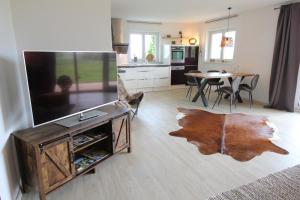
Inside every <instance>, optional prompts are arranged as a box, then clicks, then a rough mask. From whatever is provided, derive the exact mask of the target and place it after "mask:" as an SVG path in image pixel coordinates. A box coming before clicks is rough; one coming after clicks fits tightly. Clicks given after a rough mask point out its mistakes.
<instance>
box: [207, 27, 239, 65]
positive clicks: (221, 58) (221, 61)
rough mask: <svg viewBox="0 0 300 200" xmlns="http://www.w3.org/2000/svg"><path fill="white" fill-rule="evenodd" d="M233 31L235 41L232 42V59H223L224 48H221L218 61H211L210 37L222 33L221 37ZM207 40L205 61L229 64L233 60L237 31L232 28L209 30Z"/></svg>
mask: <svg viewBox="0 0 300 200" xmlns="http://www.w3.org/2000/svg"><path fill="white" fill-rule="evenodd" d="M231 31H235V41H234V51H233V58H232V59H224V47H223V48H221V57H220V59H211V46H212V45H211V44H212V41H211V40H212V35H213V34H216V33H222V37H223V36H225V34H226V33H227V32H231ZM207 35H208V37H207V38H208V40H207V52H206V55H207V56H206V61H207V62H209V63H230V62H232V61H233V60H234V57H235V51H236V38H237V30H236V29H234V28H231V29H228V31H227V29H225V28H224V29H218V30H211V31H208V33H207Z"/></svg>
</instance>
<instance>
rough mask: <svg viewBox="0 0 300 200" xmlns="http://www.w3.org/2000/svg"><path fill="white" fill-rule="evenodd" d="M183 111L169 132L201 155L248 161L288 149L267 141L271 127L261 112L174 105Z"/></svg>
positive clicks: (269, 139)
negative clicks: (224, 111) (226, 111)
mask: <svg viewBox="0 0 300 200" xmlns="http://www.w3.org/2000/svg"><path fill="white" fill-rule="evenodd" d="M178 111H179V112H180V113H182V114H183V117H182V118H181V119H179V120H178V121H179V122H178V123H179V126H181V129H180V130H178V131H174V132H171V133H170V135H171V136H176V137H184V138H186V139H187V141H188V142H191V143H192V144H195V145H196V146H197V147H198V149H199V151H200V152H201V153H202V154H205V155H211V154H215V153H221V154H226V155H229V156H231V157H233V158H234V159H236V160H238V161H248V160H251V159H252V158H254V157H255V156H258V155H260V154H262V153H263V152H265V151H271V152H275V153H279V154H288V152H287V151H286V150H284V149H282V148H280V147H278V146H276V145H275V144H273V143H272V142H271V139H273V138H274V131H275V128H274V127H271V124H270V123H269V122H268V119H267V118H266V117H263V116H253V115H246V114H214V113H210V112H206V111H203V110H196V109H184V108H178Z"/></svg>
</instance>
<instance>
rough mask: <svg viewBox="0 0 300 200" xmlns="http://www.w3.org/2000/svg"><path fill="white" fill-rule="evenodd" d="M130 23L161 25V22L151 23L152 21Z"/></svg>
mask: <svg viewBox="0 0 300 200" xmlns="http://www.w3.org/2000/svg"><path fill="white" fill-rule="evenodd" d="M127 22H129V23H137V24H158V25H161V24H162V23H161V22H151V21H138V20H127Z"/></svg>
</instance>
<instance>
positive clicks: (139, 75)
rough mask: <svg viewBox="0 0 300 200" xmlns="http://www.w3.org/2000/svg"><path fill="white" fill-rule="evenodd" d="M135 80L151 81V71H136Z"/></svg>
mask: <svg viewBox="0 0 300 200" xmlns="http://www.w3.org/2000/svg"><path fill="white" fill-rule="evenodd" d="M136 78H137V79H153V71H151V70H149V71H146V70H144V71H143V70H142V71H138V72H137V76H136Z"/></svg>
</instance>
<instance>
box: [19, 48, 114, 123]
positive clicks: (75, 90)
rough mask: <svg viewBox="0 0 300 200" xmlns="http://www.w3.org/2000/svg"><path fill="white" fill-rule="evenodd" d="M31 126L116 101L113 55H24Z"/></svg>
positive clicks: (98, 53)
mask: <svg viewBox="0 0 300 200" xmlns="http://www.w3.org/2000/svg"><path fill="white" fill-rule="evenodd" d="M24 60H25V66H26V71H27V80H28V87H29V93H30V100H31V109H32V116H33V122H34V126H36V125H41V124H43V123H46V122H50V121H53V120H57V119H60V118H63V117H66V116H68V115H72V114H75V113H79V112H81V111H84V110H87V109H92V108H96V107H99V106H101V105H104V104H107V103H110V102H113V101H116V100H117V99H118V94H117V65H116V54H115V53H114V52H38V51H24Z"/></svg>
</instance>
